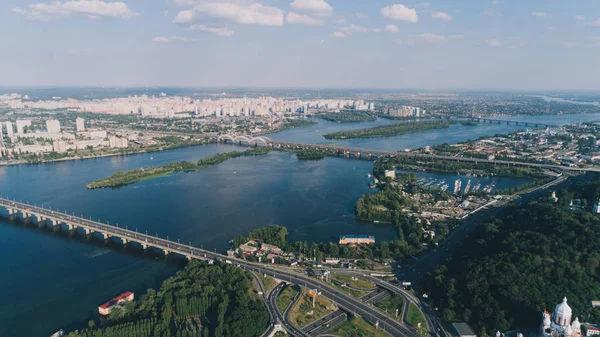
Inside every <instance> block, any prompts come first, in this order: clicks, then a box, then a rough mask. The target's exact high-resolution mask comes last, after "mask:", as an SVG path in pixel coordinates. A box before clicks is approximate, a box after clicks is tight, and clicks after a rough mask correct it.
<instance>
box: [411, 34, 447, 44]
mask: <svg viewBox="0 0 600 337" xmlns="http://www.w3.org/2000/svg"><path fill="white" fill-rule="evenodd" d="M415 38H416V39H418V40H423V41H427V42H431V43H444V42H448V38H447V37H445V36H444V35H437V34H431V33H424V34H419V35H415Z"/></svg>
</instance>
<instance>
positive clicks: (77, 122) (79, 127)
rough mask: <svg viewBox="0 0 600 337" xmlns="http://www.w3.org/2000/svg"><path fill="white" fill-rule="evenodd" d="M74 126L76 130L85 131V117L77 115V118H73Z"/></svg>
mask: <svg viewBox="0 0 600 337" xmlns="http://www.w3.org/2000/svg"><path fill="white" fill-rule="evenodd" d="M75 126H76V129H77V132H83V131H85V119H83V118H81V117H77V119H76V120H75Z"/></svg>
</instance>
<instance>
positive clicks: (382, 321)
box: [0, 198, 417, 336]
mask: <svg viewBox="0 0 600 337" xmlns="http://www.w3.org/2000/svg"><path fill="white" fill-rule="evenodd" d="M0 206H1V207H5V208H7V209H11V210H13V209H14V210H19V211H21V212H27V213H29V214H31V215H32V216H42V217H45V218H47V219H50V220H56V221H58V222H64V223H67V224H72V225H74V226H77V227H81V228H84V229H86V230H90V231H94V232H99V233H103V234H109V235H111V236H115V237H118V238H121V239H122V240H124V242H137V243H139V244H141V245H145V246H147V247H154V248H157V249H161V250H163V251H165V252H167V253H177V254H180V255H183V256H185V257H187V258H188V259H200V260H214V261H221V262H226V263H230V264H235V265H237V266H239V267H243V268H244V269H246V270H248V271H254V272H259V273H262V274H267V275H270V276H273V277H275V278H277V279H280V280H286V281H289V282H290V283H295V284H298V285H301V286H304V287H308V288H311V289H318V290H319V291H321V293H322V295H323V296H325V297H327V298H329V299H331V300H333V301H335V303H336V304H338V306H339V307H341V308H343V309H345V310H346V311H347V312H351V313H353V314H355V315H359V316H361V317H362V318H363V319H365V320H366V321H368V322H370V323H372V324H379V327H380V328H381V329H384V330H385V331H387V332H389V333H390V334H392V335H393V336H417V333H416V331H414V330H412V329H410V328H408V327H406V326H405V325H404V324H402V323H401V322H398V321H396V320H395V319H393V318H392V317H390V316H388V315H387V314H386V313H384V312H382V311H380V310H379V309H378V308H375V307H372V306H370V305H368V304H366V303H363V302H361V301H359V300H358V299H355V298H353V297H351V296H349V295H346V294H343V293H340V292H339V291H338V290H337V289H336V288H334V287H331V286H328V285H325V284H323V283H321V282H319V281H317V280H314V279H312V278H310V277H308V276H304V275H301V274H298V273H295V272H290V271H287V270H280V269H276V268H269V267H266V266H264V265H260V264H257V263H251V262H248V261H245V260H240V259H236V258H230V257H227V256H225V255H222V254H218V253H215V252H211V251H208V250H204V249H200V248H197V247H193V246H190V245H187V244H181V243H179V242H174V241H170V240H166V239H163V238H159V237H155V236H151V235H147V234H142V233H138V232H136V231H132V230H129V229H127V228H121V227H116V226H112V225H108V224H104V223H101V222H98V221H94V220H90V219H84V218H81V217H76V216H74V215H69V214H66V213H62V212H58V211H54V210H49V209H45V208H42V207H39V206H36V205H30V204H26V203H23V202H18V201H15V200H8V199H4V198H0ZM125 240H126V241H125Z"/></svg>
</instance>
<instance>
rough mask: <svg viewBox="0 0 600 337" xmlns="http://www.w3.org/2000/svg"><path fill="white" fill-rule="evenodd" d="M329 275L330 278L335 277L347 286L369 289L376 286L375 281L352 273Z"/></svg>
mask: <svg viewBox="0 0 600 337" xmlns="http://www.w3.org/2000/svg"><path fill="white" fill-rule="evenodd" d="M330 277H331V278H332V279H336V280H338V281H340V282H344V283H346V284H347V285H349V286H352V287H356V288H363V289H371V290H374V289H375V288H376V286H375V283H373V282H371V281H369V280H367V279H364V278H361V277H357V276H354V275H344V274H331V275H330Z"/></svg>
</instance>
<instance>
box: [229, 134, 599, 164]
mask: <svg viewBox="0 0 600 337" xmlns="http://www.w3.org/2000/svg"><path fill="white" fill-rule="evenodd" d="M240 137H244V139H248V138H249V136H231V135H227V136H220V137H219V138H218V139H217V141H219V142H231V139H240ZM262 138H265V137H262ZM266 140H268V141H267V142H266V143H259V145H254V144H251V143H249V142H247V143H243V142H236V143H235V144H237V145H242V146H243V145H247V146H267V147H272V148H274V149H281V150H291V151H299V150H316V151H320V152H323V153H326V154H328V155H334V156H336V157H344V158H352V159H363V160H377V159H379V158H395V157H412V158H417V159H421V160H424V161H432V160H436V159H441V160H447V161H456V162H470V163H474V164H479V163H484V164H494V165H506V166H518V167H529V168H540V169H549V170H559V171H573V172H600V168H598V167H583V168H581V167H571V166H562V165H557V164H545V163H530V162H520V161H511V160H495V159H492V160H490V159H483V158H471V157H461V156H448V155H436V154H426V153H414V152H393V151H380V150H368V149H359V148H350V147H344V146H338V145H327V144H301V143H293V142H284V141H278V140H272V139H269V138H267V139H266Z"/></svg>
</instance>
